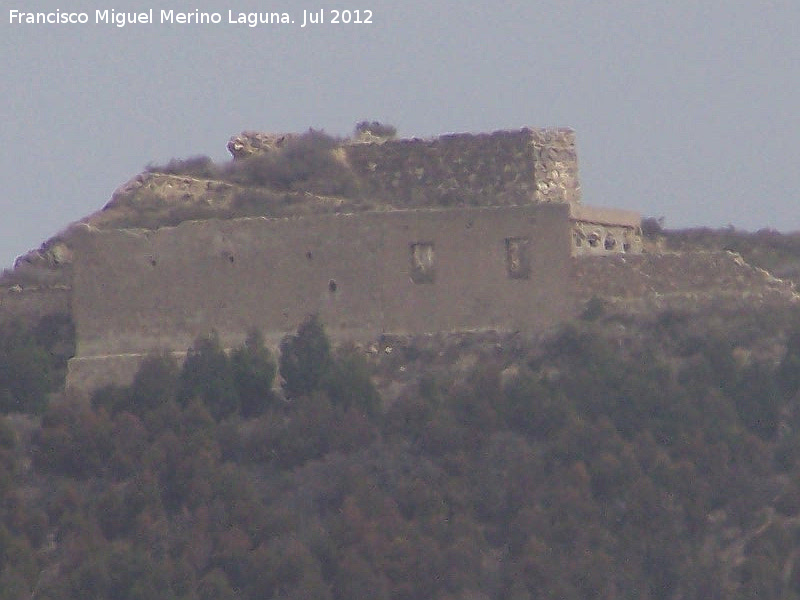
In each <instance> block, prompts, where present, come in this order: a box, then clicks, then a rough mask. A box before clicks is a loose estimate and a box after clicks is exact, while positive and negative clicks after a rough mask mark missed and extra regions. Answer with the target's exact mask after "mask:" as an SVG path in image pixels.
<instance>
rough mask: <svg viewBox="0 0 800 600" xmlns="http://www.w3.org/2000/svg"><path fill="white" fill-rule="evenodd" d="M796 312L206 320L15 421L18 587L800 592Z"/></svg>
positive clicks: (10, 592)
mask: <svg viewBox="0 0 800 600" xmlns="http://www.w3.org/2000/svg"><path fill="white" fill-rule="evenodd" d="M799 317H800V314H798V313H797V312H796V310H795V309H794V308H791V307H787V308H786V310H785V311H783V312H781V311H776V310H774V309H773V310H770V311H769V312H759V311H752V312H750V313H747V314H736V315H729V314H726V315H723V314H714V313H712V312H707V313H705V314H693V313H675V312H665V313H661V314H657V315H652V316H651V317H649V318H642V317H637V318H633V317H629V316H627V315H625V314H623V313H613V312H609V309H607V308H606V307H604V305H603V304H602V302H593V303H592V305H591V306H589V307H588V309H587V312H586V314H585V315H584V318H583V319H579V320H577V321H575V322H572V323H568V324H565V325H564V326H562V327H560V328H559V329H557V330H555V331H551V332H549V333H548V334H547V335H542V336H538V337H529V336H521V335H511V334H508V335H500V334H492V333H485V334H472V335H466V334H464V335H455V334H449V335H444V334H443V335H440V336H434V337H418V338H384V339H382V340H380V341H379V343H376V344H375V345H373V346H371V347H367V348H355V347H351V348H339V349H334V348H332V347H331V345H330V343H329V341H328V339H327V337H326V336H325V333H324V328H323V325H322V324H321V323H319V322H318V321H317V320H315V319H313V318H312V319H310V320H309V321H307V322H306V323H304V324H303V326H301V328H300V329H299V330H298V332H297V334H295V335H294V336H290V337H288V338H286V339H285V340H284V342H283V344H282V345H281V353H280V355H279V356H277V357H274V356H272V354H271V353H270V352H269V351H268V350H267V349H266V348H264V346H263V343H262V342H261V339H260V337H259V335H258V334H257V333H256V332H253V334H251V336H250V337H249V338H248V340H247V342H246V343H244V344H243V345H242V346H241V347H240V348H238V349H235V350H234V351H233V352H232V353H231V354H229V355H228V354H225V353H224V352H222V350H221V348H220V347H219V342H218V340H217V339H216V337H215V336H213V335H212V336H209V337H206V338H201V339H198V340H197V341H196V342H195V344H194V345H193V346H192V348H191V349H190V350H189V357H188V359H187V361H186V363H185V364H184V365H183V366H182V367H179V366H178V365H177V364H176V363H175V362H174V361H173V360H172V359H171V358H169V357H167V356H161V355H153V356H151V357H150V358H149V359H148V360H147V361H146V362H145V363H144V365H143V366H142V369H141V370H140V372H139V373H138V375H137V376H136V378H135V381H134V382H133V384H132V385H131V386H129V387H111V388H106V389H103V390H101V391H99V392H98V393H97V394H96V395H95V396H94V398H93V399H92V402H91V403H90V404H86V405H81V404H75V403H65V402H60V401H53V402H51V403H50V404H49V406H47V407H46V408H43V409H42V408H41V407H40V406H39V404H37V403H33V404H32V405H31V406H30V409H31V410H32V411H37V410H38V411H42V410H43V414H42V415H41V417H36V416H34V415H33V414H31V413H30V411H29V412H28V414H19V413H17V414H12V415H10V416H9V417H6V418H5V419H4V420H3V421H0V464H1V465H2V471H1V474H0V497H2V499H3V502H2V505H1V506H0V598H2V599H6V598H8V599H15V600H16V599H21V598H26V599H29V598H40V599H42V598H50V599H59V600H63V599H68V598H76V599H77V598H80V599H85V598H115V599H122V600H124V599H128V598H131V599H133V598H137V599H145V598H147V599H151V598H152V599H156V598H158V599H163V598H175V599H187V600H188V599H192V600H194V599H198V600H199V599H209V600H211V599H214V600H217V599H221V598H254V599H255V598H259V599H261V598H303V599H307V598H321V599H330V600H334V599H335V600H353V599H357V598H365V599H366V598H370V599H374V598H378V599H387V600H388V599H392V600H415V599H418V598H436V599H442V600H444V599H456V598H459V599H460V598H473V599H492V600H494V599H498V600H499V599H513V600H523V599H528V598H530V599H534V598H536V599H538V598H552V599H554V600H555V599H559V600H562V599H575V600H579V599H580V600H583V599H586V598H607V599H619V598H630V599H632V600H633V599H637V600H638V599H641V598H653V599H656V598H658V599H674V598H697V599H701V598H702V599H706V598H736V599H739V598H742V599H744V598H759V599H761V600H769V599H772V598H776V599H777V598H781V599H786V598H795V597H800V564H798V556H800V554H799V553H798V550H797V548H798V544H797V540H798V536H800V410H798V389H799V388H800V318H799ZM277 372H279V373H280V375H281V379H280V380H279V381H280V382H281V385H280V386H276V385H275V382H276V377H277ZM17 406H19V405H17ZM23 408H24V405H23Z"/></svg>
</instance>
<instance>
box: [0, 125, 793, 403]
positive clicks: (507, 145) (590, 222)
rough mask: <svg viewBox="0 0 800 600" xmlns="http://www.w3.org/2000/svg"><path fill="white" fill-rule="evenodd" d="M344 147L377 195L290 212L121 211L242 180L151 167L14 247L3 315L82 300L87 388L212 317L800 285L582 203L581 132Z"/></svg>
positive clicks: (80, 376) (233, 341)
mask: <svg viewBox="0 0 800 600" xmlns="http://www.w3.org/2000/svg"><path fill="white" fill-rule="evenodd" d="M291 139H292V136H291V135H280V136H273V135H267V134H261V133H252V132H245V133H243V134H240V135H238V136H235V137H234V138H232V139H231V141H230V143H229V144H228V148H229V150H230V151H231V153H232V154H233V156H234V160H237V161H238V160H246V159H247V158H248V157H251V156H254V155H257V154H260V153H264V152H279V151H281V148H282V147H283V145H284V144H286V143H288V141H289V140H291ZM367 139H372V138H367ZM332 152H335V153H336V156H337V160H340V161H341V162H342V164H343V165H346V168H348V169H350V170H351V172H352V173H353V175H354V176H355V177H356V178H357V180H358V181H359V182H360V185H361V186H362V188H363V189H364V190H366V192H365V193H366V195H367V196H368V197H369V198H370V199H371V200H372V201H373V202H372V204H371V205H370V206H367V207H366V208H364V207H355V208H351V207H349V206H348V205H346V204H345V203H337V202H333V203H332V201H331V199H330V198H310V199H309V201H308V204H307V205H303V206H302V210H298V211H296V212H294V213H290V214H282V215H271V216H257V217H243V218H199V219H198V218H194V219H190V220H180V219H176V221H177V222H175V223H174V224H172V225H170V226H164V223H163V222H157V223H155V224H154V225H153V226H150V227H144V228H143V227H139V228H120V227H117V226H115V225H114V223H116V222H120V218H121V217H120V214H121V213H120V211H123V210H129V209H130V208H131V206H136V207H137V208H138V209H139V210H140V212H141V211H142V210H143V208H142V206H143V203H144V202H145V201H146V202H150V203H152V205H153V206H154V207H160V209H163V207H164V206H166V207H168V208H170V207H174V206H176V205H179V204H180V203H181V202H184V203H197V202H202V204H203V206H205V207H211V209H213V208H215V207H218V206H224V205H225V202H227V201H228V200H227V199H228V198H229V197H231V195H232V194H233V193H235V191H236V190H235V189H234V186H232V184H230V183H226V182H220V181H215V180H202V179H198V178H194V177H184V176H180V175H168V174H158V173H150V174H146V175H143V176H139V177H137V178H136V179H134V180H133V181H132V182H130V183H129V184H126V186H123V187H122V188H120V190H119V191H118V192H117V193H116V194H115V196H114V198H112V201H111V202H109V204H108V205H107V206H106V208H105V209H104V210H103V211H100V212H98V213H96V214H95V215H91V216H90V217H87V218H86V219H84V220H83V221H82V222H80V223H77V224H74V225H73V226H71V227H70V228H68V229H67V230H66V231H65V232H63V233H62V234H60V235H59V236H56V237H55V238H53V239H52V240H50V241H48V242H46V243H45V244H44V245H43V246H42V248H40V249H39V250H37V251H34V252H31V253H29V254H28V255H25V256H23V257H21V258H20V259H18V260H17V263H16V265H15V269H14V270H13V271H10V272H7V273H5V275H4V276H3V280H2V284H3V286H2V289H0V319H4V318H11V317H23V318H28V319H34V318H36V317H41V316H43V315H46V314H58V313H62V314H66V315H69V316H70V317H71V318H72V320H73V322H74V324H75V330H76V353H75V357H74V358H72V359H71V360H70V362H69V372H68V381H67V387H68V390H69V391H70V392H71V393H73V394H76V395H82V394H85V393H87V392H89V391H91V390H92V389H95V388H97V387H98V386H100V385H103V384H105V383H110V382H117V383H125V382H127V381H130V379H131V377H132V376H133V374H134V372H135V370H136V368H137V367H138V365H139V364H140V361H141V360H142V358H143V357H144V356H146V355H147V353H148V352H150V351H152V350H156V349H158V350H168V351H172V352H175V353H181V352H184V351H185V350H186V348H187V347H188V346H189V345H190V344H191V343H192V341H193V340H194V339H195V338H196V337H197V336H198V335H201V334H205V333H208V332H209V331H211V330H212V329H213V330H215V331H217V333H218V334H219V336H220V339H221V341H222V343H223V345H226V346H228V347H232V346H234V345H237V344H239V343H240V342H241V341H242V339H243V338H244V336H245V335H246V333H247V331H248V329H249V328H251V327H257V328H259V329H261V331H262V332H264V334H265V336H266V337H267V339H268V340H270V341H271V342H272V343H275V344H277V342H278V341H279V340H280V338H281V337H282V336H283V335H285V334H286V333H289V332H292V331H294V330H295V329H296V328H297V326H298V324H299V323H300V322H301V321H302V320H303V319H304V318H305V317H306V316H307V315H308V314H310V313H318V314H319V315H320V317H321V319H322V321H323V322H324V323H325V324H326V327H327V330H328V332H329V333H330V334H331V336H332V337H333V338H334V339H336V340H340V341H341V340H348V339H351V340H358V341H368V340H372V339H374V338H375V337H376V336H379V335H381V334H400V335H404V334H408V335H413V334H425V333H434V332H441V331H477V330H498V331H531V330H541V329H543V328H546V327H549V326H552V325H553V324H555V323H558V322H560V321H563V320H564V319H568V318H571V317H574V316H575V315H577V314H579V313H580V311H581V310H582V309H583V307H584V306H585V304H586V302H587V301H588V300H589V299H590V298H592V297H595V296H600V297H604V298H611V299H613V298H617V299H625V300H626V301H627V300H631V299H636V298H646V297H658V298H662V299H663V298H664V297H669V296H671V295H672V296H680V295H682V294H683V296H682V297H686V295H685V294H684V292H686V291H687V290H688V291H691V290H703V291H704V292H710V291H712V290H713V289H715V288H717V287H719V286H718V285H717V283H719V284H720V285H723V286H724V285H728V284H729V283H730V281H739V280H741V278H742V277H745V278H746V279H747V282H748V285H751V286H752V285H756V283H754V282H756V281H757V282H758V285H762V286H766V287H770V286H771V287H770V289H771V290H773V291H774V292H775V293H776V294H793V292H792V291H791V290H789V289H788V288H787V287H786V286H785V284H783V283H782V282H775V281H771V280H770V279H769V276H768V275H767V274H763V275H762V274H759V273H756V272H755V271H754V270H753V269H750V268H749V267H747V265H743V264H740V263H739V262H737V259H736V257H735V256H733V255H714V256H710V255H709V256H706V257H696V258H695V259H693V261H694V262H693V263H692V264H693V265H694V267H693V268H686V267H685V264H684V266H683V267H682V266H680V264H681V262H680V261H682V260H685V259H680V258H676V257H675V256H674V255H672V256H661V255H655V254H643V246H642V238H641V230H640V219H639V216H638V215H637V214H636V213H633V212H630V211H625V210H618V209H608V208H604V209H600V208H593V207H588V206H584V205H583V204H582V203H581V190H580V185H579V182H578V167H577V155H576V150H575V136H574V133H573V132H572V130H569V129H527V128H526V129H522V130H519V131H500V132H495V133H489V134H479V135H472V134H457V135H445V136H442V137H439V138H436V139H432V140H419V139H412V140H385V139H380V140H377V141H376V140H374V139H373V141H371V142H369V143H364V142H363V141H349V142H345V143H343V144H341V145H340V147H338V148H336V149H334V150H333V151H332ZM145 189H146V191H147V195H146V196H145V195H143V194H142V193H141V192H142V190H145ZM137 194H138V195H137ZM143 198H144V199H143ZM137 202H138V204H136V203H137ZM331 207H333V208H331ZM144 208H145V209H147V210H149V206H145V207H144ZM209 210H210V209H209ZM123 216H124V214H123ZM676 261H678V264H676ZM717 274H719V277H717V276H716V275H717ZM737 277H738V278H739V279H737ZM723 279H724V281H723Z"/></svg>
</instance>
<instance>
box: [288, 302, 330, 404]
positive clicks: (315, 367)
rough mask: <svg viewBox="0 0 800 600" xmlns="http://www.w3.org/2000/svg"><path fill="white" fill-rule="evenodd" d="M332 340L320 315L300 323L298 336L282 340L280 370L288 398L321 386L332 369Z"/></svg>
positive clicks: (304, 393) (308, 392)
mask: <svg viewBox="0 0 800 600" xmlns="http://www.w3.org/2000/svg"><path fill="white" fill-rule="evenodd" d="M331 362H332V359H331V343H330V341H329V340H328V336H327V335H326V334H325V328H324V327H323V325H322V322H321V321H320V320H319V317H318V316H317V315H311V316H309V317H308V318H307V319H306V320H305V321H303V322H302V323H301V324H300V327H298V329H297V333H296V334H295V335H290V336H287V337H285V338H283V341H282V342H281V358H280V371H281V377H283V389H284V391H285V392H286V395H287V396H288V397H289V398H296V397H297V396H303V395H308V394H310V393H311V392H313V391H315V390H319V389H321V388H322V385H323V382H324V380H325V378H326V376H327V375H328V372H329V371H330V369H331Z"/></svg>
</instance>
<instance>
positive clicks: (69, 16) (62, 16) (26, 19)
mask: <svg viewBox="0 0 800 600" xmlns="http://www.w3.org/2000/svg"><path fill="white" fill-rule="evenodd" d="M8 22H9V23H26V24H29V25H41V24H47V25H65V24H73V25H75V24H77V23H88V22H89V15H88V14H87V13H76V12H61V10H59V9H56V11H55V12H49V13H31V12H20V11H19V10H16V9H11V10H9V11H8Z"/></svg>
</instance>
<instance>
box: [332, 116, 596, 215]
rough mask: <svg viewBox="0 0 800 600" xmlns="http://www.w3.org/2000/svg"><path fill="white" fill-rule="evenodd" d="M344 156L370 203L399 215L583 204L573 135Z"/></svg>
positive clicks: (427, 143)
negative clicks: (372, 199) (382, 204)
mask: <svg viewBox="0 0 800 600" xmlns="http://www.w3.org/2000/svg"><path fill="white" fill-rule="evenodd" d="M344 150H345V154H346V157H347V162H348V164H349V165H350V167H351V168H352V169H353V170H354V171H355V173H356V174H357V175H358V176H359V178H360V179H361V180H362V181H363V182H365V184H366V185H367V187H368V189H367V190H366V192H367V193H368V195H370V196H372V197H375V198H377V199H380V200H383V201H386V202H388V203H390V204H392V205H393V206H396V207H402V208H410V207H423V206H428V207H431V206H433V207H436V206H442V207H444V206H457V205H459V206H510V205H520V204H529V203H534V202H561V203H572V204H577V203H579V202H580V184H579V181H578V159H577V153H576V150H575V133H574V132H573V131H572V130H571V129H566V128H554V129H522V130H519V131H497V132H494V133H486V134H477V135H476V134H451V135H444V136H441V137H438V138H435V139H432V140H421V139H412V140H396V141H388V142H384V143H367V144H359V143H355V144H349V145H345V146H344Z"/></svg>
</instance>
